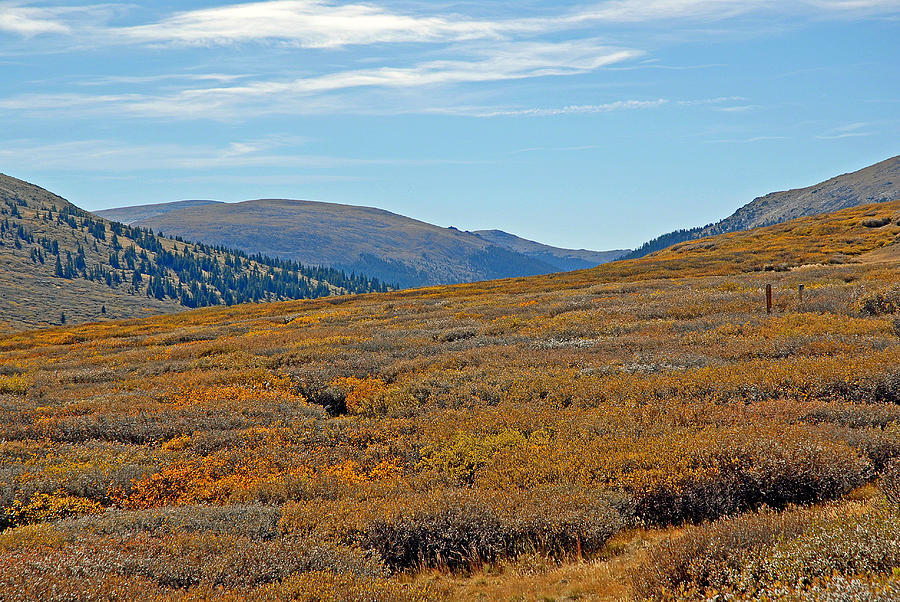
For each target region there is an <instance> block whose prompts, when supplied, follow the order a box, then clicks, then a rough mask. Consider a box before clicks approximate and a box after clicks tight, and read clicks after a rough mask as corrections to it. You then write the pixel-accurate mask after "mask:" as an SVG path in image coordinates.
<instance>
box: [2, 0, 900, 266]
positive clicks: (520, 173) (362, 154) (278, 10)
mask: <svg viewBox="0 0 900 602" xmlns="http://www.w3.org/2000/svg"><path fill="white" fill-rule="evenodd" d="M0 82H2V83H3V85H2V87H0V173H6V174H8V175H12V176H15V177H18V178H21V179H24V180H28V181H30V182H33V183H35V184H38V185H40V186H42V187H44V188H47V189H49V190H51V191H52V192H55V193H57V194H60V195H61V196H63V197H65V198H67V199H69V200H70V201H72V202H73V203H75V204H76V205H78V206H80V207H83V208H85V209H88V210H97V209H103V208H109V207H117V206H125V205H137V204H146V203H159V202H167V201H175V200H181V199H216V200H224V201H241V200H247V199H255V198H297V199H309V200H320V201H329V202H336V203H348V204H354V205H366V206H373V207H379V208H382V209H387V210H389V211H394V212H396V213H400V214H403V215H408V216H410V217H414V218H416V219H421V220H424V221H428V222H431V223H434V224H438V225H440V226H455V227H457V228H460V229H464V230H475V229H486V228H499V229H502V230H506V231H508V232H512V233H515V234H517V235H520V236H524V237H526V238H531V239H534V240H538V241H541V242H545V243H548V244H553V245H558V246H563V247H574V248H589V249H598V250H600V249H612V248H630V247H635V246H638V245H640V244H641V243H642V242H644V241H645V240H647V239H649V238H651V237H653V236H656V235H658V234H661V233H663V232H666V231H670V230H672V229H675V228H680V227H690V226H695V225H701V224H706V223H709V222H712V221H715V220H718V219H721V218H723V217H725V216H727V215H729V214H730V213H732V212H733V211H734V210H735V209H737V208H738V207H739V206H741V205H743V204H745V203H747V202H749V201H751V200H752V199H753V198H754V197H756V196H759V195H762V194H765V193H768V192H771V191H774V190H783V189H787V188H792V187H801V186H808V185H811V184H815V183H817V182H819V181H821V180H824V179H827V178H829V177H832V176H835V175H838V174H840V173H845V172H849V171H855V170H856V169H860V168H862V167H865V166H867V165H870V164H872V163H875V162H877V161H880V160H883V159H886V158H888V157H891V156H893V155H896V154H900V0H605V1H600V2H592V1H591V0H584V1H581V2H572V1H563V0H558V1H549V0H518V1H516V2H510V1H499V0H479V1H477V2H476V1H467V0H463V1H459V2H453V1H447V2H443V1H441V0H436V1H427V2H426V1H421V0H372V1H359V2H357V1H350V2H344V1H328V0H272V1H260V2H244V3H235V2H224V1H222V0H195V1H191V2H185V1H175V0H159V1H156V2H135V3H115V2H111V3H102V4H100V3H94V4H91V3H79V2H54V1H51V0H46V1H34V2H32V1H24V0H13V1H8V0H0Z"/></svg>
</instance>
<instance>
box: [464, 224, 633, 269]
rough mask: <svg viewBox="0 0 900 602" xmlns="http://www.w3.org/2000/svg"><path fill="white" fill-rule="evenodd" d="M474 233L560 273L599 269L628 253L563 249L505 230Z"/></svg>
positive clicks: (477, 231) (624, 251) (623, 250)
mask: <svg viewBox="0 0 900 602" xmlns="http://www.w3.org/2000/svg"><path fill="white" fill-rule="evenodd" d="M472 233H473V234H476V235H478V236H479V237H480V238H483V239H484V240H486V241H488V242H489V243H491V244H494V245H497V246H500V247H505V248H507V249H510V250H513V251H516V252H517V253H522V254H523V255H527V256H529V257H533V258H535V259H539V260H540V261H543V262H544V263H548V264H550V265H552V266H553V267H555V268H556V269H557V271H560V272H570V271H572V270H584V269H587V268H593V267H597V266H598V265H602V264H604V263H609V262H610V261H615V260H616V259H619V258H620V257H622V256H623V255H625V254H626V253H628V249H616V250H613V251H589V250H587V249H563V248H560V247H553V246H550V245H545V244H542V243H539V242H534V241H533V240H528V239H526V238H521V237H519V236H516V235H515V234H510V233H509V232H504V231H503V230H475V231H474V232H472Z"/></svg>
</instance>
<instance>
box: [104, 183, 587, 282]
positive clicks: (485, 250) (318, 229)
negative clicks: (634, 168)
mask: <svg viewBox="0 0 900 602" xmlns="http://www.w3.org/2000/svg"><path fill="white" fill-rule="evenodd" d="M134 209H135V208H132V210H134ZM157 211H158V209H157ZM98 214H99V215H103V216H119V217H122V216H124V215H125V214H124V213H123V212H122V211H121V210H116V209H111V210H104V211H100V212H98ZM133 223H134V224H135V225H138V226H143V227H149V228H153V229H154V230H157V231H163V232H165V233H167V234H171V235H179V236H182V237H184V238H187V239H190V240H200V241H203V242H206V243H210V244H224V245H227V246H229V247H235V248H240V249H245V250H247V251H249V252H252V253H257V252H260V253H265V254H267V255H273V256H277V257H283V258H288V259H293V260H296V261H302V262H304V263H311V264H320V265H328V266H332V267H336V268H340V269H343V270H348V271H355V272H362V273H365V274H370V275H372V276H376V277H378V278H380V279H381V280H383V281H387V282H396V283H399V284H400V285H401V286H404V287H410V286H422V285H431V284H449V283H457V282H467V281H477V280H489V279H494V278H504V277H511V276H530V275H535V274H546V273H551V272H556V271H560V270H565V269H572V267H590V265H597V264H598V263H600V262H599V261H598V262H596V263H590V264H588V263H584V262H579V263H573V262H572V261H569V262H568V263H567V262H566V261H560V259H559V258H557V257H555V256H554V255H553V254H552V253H544V252H543V251H541V250H538V251H537V252H522V251H520V250H519V249H518V248H516V246H517V245H519V244H520V243H518V242H516V243H515V245H511V244H510V243H509V242H508V241H495V240H491V239H490V237H482V236H479V235H477V234H475V233H472V232H463V231H460V230H457V229H456V228H441V227H439V226H435V225H433V224H429V223H426V222H422V221H419V220H415V219H412V218H408V217H405V216H402V215H397V214H395V213H391V212H389V211H384V210H382V209H375V208H371V207H359V206H353V205H341V204H336V203H322V202H314V201H295V200H285V199H262V200H254V201H244V202H242V203H219V204H205V205H202V206H189V207H183V206H182V207H177V208H174V209H171V210H169V211H167V212H164V213H162V212H159V213H157V214H155V215H152V216H149V217H144V218H142V219H138V220H136V221H134V222H133ZM519 240H520V241H521V240H522V239H519ZM527 242H530V241H527ZM531 244H532V245H537V243H531ZM538 246H541V245H538ZM547 249H552V247H547ZM570 266H571V267H570Z"/></svg>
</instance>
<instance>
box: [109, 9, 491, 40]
mask: <svg viewBox="0 0 900 602" xmlns="http://www.w3.org/2000/svg"><path fill="white" fill-rule="evenodd" d="M506 28H507V27H506V26H505V25H504V24H503V23H502V22H491V21H477V20H469V19H458V18H456V19H455V18H449V17H442V16H427V17H418V16H413V15H402V14H397V13H393V12H390V11H388V10H387V9H385V8H382V7H379V6H377V5H374V4H334V3H326V2H321V1H318V0H274V1H269V2H250V3H245V4H234V5H230V6H220V7H215V8H207V9H201V10H193V11H187V12H182V13H178V14H175V15H173V16H171V17H169V18H167V19H163V20H162V21H159V22H157V23H152V24H148V25H139V26H135V27H127V28H119V29H116V30H115V31H114V33H115V34H116V35H118V36H121V37H122V38H123V39H127V40H132V41H135V42H151V43H179V44H186V45H192V46H204V45H212V44H231V43H235V42H248V41H258V40H284V41H291V42H293V43H296V44H297V45H299V46H302V47H306V48H334V47H337V46H346V45H350V44H375V43H380V42H436V41H447V40H465V39H473V38H486V37H487V38H489V37H499V36H500V35H501V33H502V32H503V30H504V29H506Z"/></svg>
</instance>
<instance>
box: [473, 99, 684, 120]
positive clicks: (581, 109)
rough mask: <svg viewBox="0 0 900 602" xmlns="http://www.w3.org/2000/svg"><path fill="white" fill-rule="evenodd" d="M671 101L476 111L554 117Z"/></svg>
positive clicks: (496, 114)
mask: <svg viewBox="0 0 900 602" xmlns="http://www.w3.org/2000/svg"><path fill="white" fill-rule="evenodd" d="M667 103H669V101H668V100H667V99H665V98H658V99H656V100H617V101H615V102H608V103H604V104H597V105H570V106H567V107H558V108H534V109H512V110H497V111H486V112H481V113H474V115H475V116H477V117H554V116H557V115H574V114H584V113H612V112H614V111H627V110H634V109H653V108H656V107H661V106H663V105H665V104H667Z"/></svg>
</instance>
